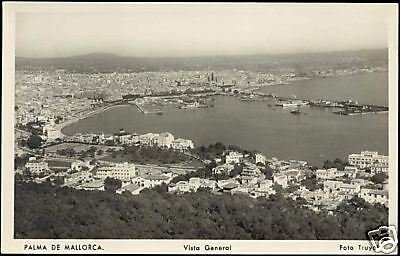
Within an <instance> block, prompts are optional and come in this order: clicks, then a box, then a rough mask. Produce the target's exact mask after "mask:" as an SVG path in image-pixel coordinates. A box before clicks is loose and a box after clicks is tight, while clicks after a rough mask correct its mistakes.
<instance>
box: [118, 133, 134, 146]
mask: <svg viewBox="0 0 400 256" xmlns="http://www.w3.org/2000/svg"><path fill="white" fill-rule="evenodd" d="M119 142H120V143H121V144H123V145H132V144H133V143H134V142H133V141H132V135H130V134H125V135H120V136H119Z"/></svg>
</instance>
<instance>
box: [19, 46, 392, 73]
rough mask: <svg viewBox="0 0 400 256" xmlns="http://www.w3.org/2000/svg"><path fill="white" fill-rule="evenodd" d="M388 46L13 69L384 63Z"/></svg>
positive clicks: (36, 62)
mask: <svg viewBox="0 0 400 256" xmlns="http://www.w3.org/2000/svg"><path fill="white" fill-rule="evenodd" d="M387 61H388V50H387V49H378V50H359V51H341V52H324V53H301V54H279V55H264V54H263V55H235V56H203V57H159V58H153V57H126V56H119V55H116V54H111V53H89V54H84V55H79V56H72V57H62V58H25V57H16V59H15V65H16V69H17V70H20V69H65V70H67V71H70V72H140V71H176V70H201V69H215V70H218V69H226V68H229V69H232V68H236V69H243V70H253V71H267V70H268V69H271V68H278V67H292V68H295V69H300V70H303V69H304V70H306V69H309V68H313V67H323V66H332V65H333V66H337V65H340V66H343V65H345V66H352V65H353V66H354V65H355V66H359V65H367V66H371V65H387Z"/></svg>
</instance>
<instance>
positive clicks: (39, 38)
mask: <svg viewBox="0 0 400 256" xmlns="http://www.w3.org/2000/svg"><path fill="white" fill-rule="evenodd" d="M393 9H395V8H393V6H387V5H386V6H382V5H376V4H375V5H366V4H364V5H361V6H359V5H358V6H356V5H349V4H347V5H342V6H338V5H333V4H326V5H307V6H304V5H303V6H301V5H293V4H291V5H280V4H276V5H265V4H247V5H246V4H209V5H206V4H182V5H176V4H174V5H171V4H169V5H161V4H158V5H154V4H150V5H119V6H118V7H110V6H97V7H94V6H88V5H84V6H83V5H82V6H76V5H75V6H73V7H72V8H71V9H67V8H55V7H51V8H31V9H25V10H24V11H20V12H18V13H17V14H16V31H15V33H16V38H15V39H16V45H15V46H16V49H15V51H16V56H18V57H35V58H39V57H65V56H73V55H80V54H87V53H94V52H102V53H113V54H118V55H123V56H132V57H166V56H207V55H241V54H282V53H301V52H323V51H340V50H358V49H378V48H386V47H387V45H388V29H387V28H388V23H389V17H390V15H391V13H393Z"/></svg>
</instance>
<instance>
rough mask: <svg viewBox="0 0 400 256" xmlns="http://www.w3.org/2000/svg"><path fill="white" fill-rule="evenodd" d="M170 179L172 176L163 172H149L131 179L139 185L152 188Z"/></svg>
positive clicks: (166, 182)
mask: <svg viewBox="0 0 400 256" xmlns="http://www.w3.org/2000/svg"><path fill="white" fill-rule="evenodd" d="M171 179H172V176H171V175H169V176H167V175H163V174H160V175H158V174H150V175H147V174H145V175H141V176H137V177H135V178H133V179H132V183H134V184H136V185H138V186H139V187H145V188H153V187H155V186H158V185H161V184H163V183H165V184H168V183H169V182H170V181H171Z"/></svg>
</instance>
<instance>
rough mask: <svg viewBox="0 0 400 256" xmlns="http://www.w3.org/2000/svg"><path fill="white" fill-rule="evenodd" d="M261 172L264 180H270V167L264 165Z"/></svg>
mask: <svg viewBox="0 0 400 256" xmlns="http://www.w3.org/2000/svg"><path fill="white" fill-rule="evenodd" d="M261 172H262V173H263V174H264V175H265V178H266V179H268V180H272V176H273V175H274V170H273V169H272V168H271V167H270V166H268V165H266V166H265V167H264V168H261Z"/></svg>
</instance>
